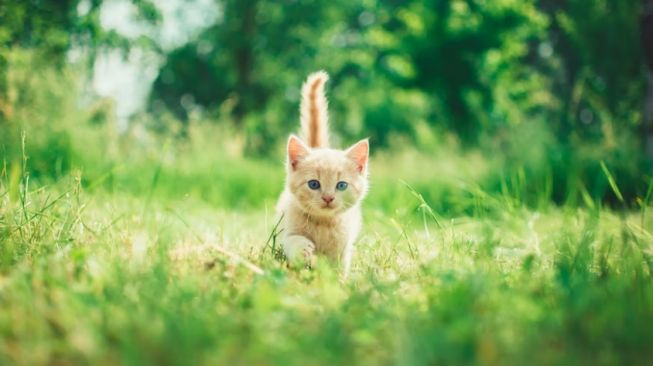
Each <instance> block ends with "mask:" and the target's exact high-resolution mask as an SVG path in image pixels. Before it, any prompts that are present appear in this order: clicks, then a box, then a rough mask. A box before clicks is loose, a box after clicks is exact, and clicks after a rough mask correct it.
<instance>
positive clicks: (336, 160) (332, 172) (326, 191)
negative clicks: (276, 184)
mask: <svg viewBox="0 0 653 366" xmlns="http://www.w3.org/2000/svg"><path fill="white" fill-rule="evenodd" d="M368 155H369V142H368V141H367V139H365V140H361V141H359V142H357V143H355V144H354V145H352V146H351V147H350V148H349V149H347V150H344V151H343V150H335V149H328V148H319V149H311V148H309V147H308V146H306V144H304V143H303V142H302V141H301V140H300V139H299V138H298V137H296V136H290V138H289V139H288V177H287V185H288V188H289V190H290V192H291V193H292V194H293V196H295V198H296V199H297V202H298V203H299V204H300V206H301V207H302V209H304V210H305V211H306V212H307V213H309V214H310V215H313V216H334V215H336V214H338V213H340V212H343V211H345V210H347V209H349V208H350V207H352V206H354V205H355V204H356V203H358V202H359V201H360V200H361V199H363V197H364V196H365V194H366V193H367V161H368Z"/></svg>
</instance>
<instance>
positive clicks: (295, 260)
mask: <svg viewBox="0 0 653 366" xmlns="http://www.w3.org/2000/svg"><path fill="white" fill-rule="evenodd" d="M283 252H284V253H285V254H286V258H288V262H289V263H290V264H291V265H303V264H307V263H308V264H310V263H311V261H312V259H313V253H315V244H314V243H313V242H312V241H310V240H309V239H307V238H306V237H304V236H301V235H289V236H286V237H285V238H284V241H283Z"/></svg>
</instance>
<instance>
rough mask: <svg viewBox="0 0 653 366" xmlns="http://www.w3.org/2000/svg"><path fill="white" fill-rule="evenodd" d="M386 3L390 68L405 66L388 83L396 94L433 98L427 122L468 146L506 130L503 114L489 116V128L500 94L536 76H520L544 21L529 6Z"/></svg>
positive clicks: (461, 1)
mask: <svg viewBox="0 0 653 366" xmlns="http://www.w3.org/2000/svg"><path fill="white" fill-rule="evenodd" d="M386 3H387V4H388V6H389V7H391V8H393V11H392V15H391V16H390V17H389V18H388V19H387V21H386V22H385V23H384V30H385V31H386V32H387V33H388V34H389V36H390V37H394V38H395V39H396V41H394V42H393V43H394V45H395V46H394V47H392V49H389V50H388V55H389V57H387V60H388V62H393V61H394V62H395V64H398V65H397V66H398V67H397V66H395V67H392V65H389V66H390V69H394V70H397V69H398V68H402V67H401V66H400V65H402V64H406V65H410V66H409V67H407V68H405V67H404V68H403V69H406V71H404V72H401V71H400V72H395V73H394V75H391V77H392V79H394V80H395V81H398V83H397V85H399V86H408V87H417V88H419V89H422V90H424V91H425V92H427V93H428V94H429V95H430V96H431V98H432V101H433V109H432V114H431V118H430V119H429V120H430V121H432V122H433V123H445V124H446V125H447V126H448V127H449V128H451V129H452V130H453V131H455V132H456V133H457V134H458V135H459V136H461V137H462V138H463V140H466V141H474V140H475V138H476V136H477V135H478V133H479V132H481V131H482V130H484V129H486V128H488V127H490V126H489V123H491V122H498V123H503V122H504V120H503V116H502V113H494V114H495V116H497V117H498V118H495V120H494V121H492V120H491V118H489V117H491V116H492V114H493V112H501V111H497V108H496V107H497V105H496V103H497V102H498V98H497V93H498V92H500V90H499V89H500V88H505V87H506V86H508V85H516V84H519V83H520V79H522V78H524V76H525V75H527V74H528V73H529V72H530V73H534V72H535V70H532V69H529V70H525V69H524V68H525V67H527V63H526V62H525V61H526V57H527V56H528V55H529V50H530V48H529V46H530V45H532V44H536V42H537V41H540V40H541V39H542V38H543V35H544V30H545V25H546V19H545V18H544V17H543V16H542V15H541V14H540V13H539V12H538V10H537V9H536V7H535V5H534V1H519V0H500V1H492V2H488V1H479V0H456V1H448V0H428V1H409V2H395V1H386ZM394 70H393V71H394ZM498 81H503V83H501V84H499V83H498ZM504 83H505V84H504ZM538 87H539V86H537V85H532V86H530V87H529V89H530V91H533V92H535V91H536V88H538ZM523 92H525V93H524V94H528V91H523ZM513 97H516V96H513ZM531 102H532V103H534V102H533V101H531ZM532 103H531V104H532ZM521 106H522V108H530V107H532V106H530V105H527V104H526V103H524V104H522V105H521ZM503 112H505V111H503Z"/></svg>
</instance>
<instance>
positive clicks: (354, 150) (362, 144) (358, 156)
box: [347, 139, 370, 173]
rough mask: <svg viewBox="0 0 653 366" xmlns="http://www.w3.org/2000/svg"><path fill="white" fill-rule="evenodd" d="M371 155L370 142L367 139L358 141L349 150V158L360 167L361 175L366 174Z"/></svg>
mask: <svg viewBox="0 0 653 366" xmlns="http://www.w3.org/2000/svg"><path fill="white" fill-rule="evenodd" d="M369 154H370V142H369V141H368V140H367V139H365V140H361V141H358V142H357V143H355V144H354V146H352V147H350V148H349V149H348V150H347V156H348V157H349V158H351V159H352V160H353V161H354V162H355V163H356V165H357V166H358V171H359V172H360V173H362V172H364V171H365V169H366V168H367V160H368V156H369Z"/></svg>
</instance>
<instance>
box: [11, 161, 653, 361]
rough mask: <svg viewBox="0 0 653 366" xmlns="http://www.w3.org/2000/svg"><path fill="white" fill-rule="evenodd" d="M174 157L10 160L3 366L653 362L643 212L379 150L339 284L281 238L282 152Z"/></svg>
mask: <svg viewBox="0 0 653 366" xmlns="http://www.w3.org/2000/svg"><path fill="white" fill-rule="evenodd" d="M146 155H147V154H143V156H146ZM172 155H173V156H174V157H173V158H170V159H172V160H166V159H165V158H161V156H164V154H161V155H155V158H152V159H151V160H149V161H148V160H145V159H143V160H140V159H139V158H135V159H133V160H130V161H129V162H128V163H124V164H122V165H121V166H118V165H117V164H116V165H114V167H110V166H109V167H108V168H107V169H105V168H104V167H102V165H101V164H98V165H97V166H96V167H95V168H94V169H95V170H87V171H86V173H87V174H90V175H92V176H90V177H86V176H84V175H83V174H84V170H82V172H79V171H77V172H76V171H73V172H72V173H71V174H68V175H65V176H64V177H63V178H61V179H59V180H57V181H54V182H47V181H42V182H29V180H28V179H27V176H24V175H22V174H21V173H20V169H19V170H16V169H17V168H12V167H11V166H10V167H8V168H6V169H5V170H4V173H3V174H2V180H1V181H2V186H1V187H0V188H1V190H0V199H1V200H2V203H1V205H0V243H1V244H0V310H1V311H0V364H3V365H8V364H115V363H126V364H184V365H185V364H228V365H231V364H273V365H276V364H278V365H286V364H302V365H303V364H352V363H355V364H374V365H376V364H401V365H420V364H441V363H453V364H519V365H520V364H532V363H535V364H552V363H553V364H570V363H583V364H606V365H610V364H624V363H626V364H644V363H648V362H650V359H651V357H653V347H651V345H652V344H653V327H651V324H653V282H652V281H651V280H652V279H651V268H652V265H653V245H652V244H651V243H653V235H652V234H651V233H650V228H651V227H653V219H651V218H650V217H649V215H646V212H645V211H644V210H642V211H641V212H613V211H610V210H608V209H604V208H601V207H600V205H599V204H598V203H594V204H593V208H588V209H583V208H573V207H555V206H550V205H544V206H542V207H540V209H539V210H538V211H535V210H533V209H528V208H526V207H525V205H523V204H522V202H520V199H519V195H518V194H516V193H514V192H512V191H511V190H510V189H508V188H506V190H505V191H503V192H502V193H494V194H492V193H487V192H484V191H483V190H482V189H481V188H479V187H478V186H476V185H475V184H474V182H475V181H477V180H479V179H481V178H482V177H483V176H484V175H485V174H488V172H487V169H483V165H482V164H481V163H479V161H480V159H481V158H480V157H474V156H459V155H450V156H443V155H436V156H428V157H427V156H425V155H423V154H416V153H412V152H404V153H395V154H379V155H377V156H376V157H375V158H374V160H373V162H372V189H371V193H370V196H369V199H368V200H367V201H366V204H365V213H364V217H365V228H364V231H363V234H362V236H361V238H360V240H359V242H358V245H357V254H356V256H355V259H354V263H353V272H352V276H351V279H350V280H349V281H347V282H345V283H343V282H341V281H340V280H339V277H338V273H337V271H336V270H334V269H333V268H331V267H330V266H329V264H327V263H324V262H318V265H317V266H316V268H314V269H313V270H300V271H296V270H290V269H287V268H286V266H285V264H284V263H283V261H281V260H279V259H278V258H277V257H278V256H276V255H275V252H274V251H273V250H272V248H271V247H272V245H277V244H278V243H267V244H268V245H266V241H267V239H268V237H269V236H270V232H271V230H272V228H273V227H274V224H275V221H274V214H273V208H274V203H275V199H276V195H277V194H278V192H279V190H280V189H281V184H282V181H283V168H282V165H281V164H280V163H279V161H278V160H277V161H275V160H274V159H272V160H268V161H261V160H258V161H257V160H244V159H242V158H237V157H234V158H229V157H226V156H224V155H223V156H213V157H211V156H210V155H207V154H197V152H194V151H189V152H187V153H186V154H172ZM116 166H118V168H116ZM416 166H427V167H429V168H428V169H415V167H416ZM98 167H99V168H98ZM12 172H13V173H12ZM16 172H18V173H16ZM107 172H108V173H107ZM80 175H81V176H80ZM611 184H612V183H611ZM614 184H615V185H616V184H617V183H614ZM646 199H648V198H646ZM590 200H591V198H590ZM647 205H648V202H643V207H646V206H647ZM259 269H260V270H261V271H262V273H261V272H260V271H259Z"/></svg>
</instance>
